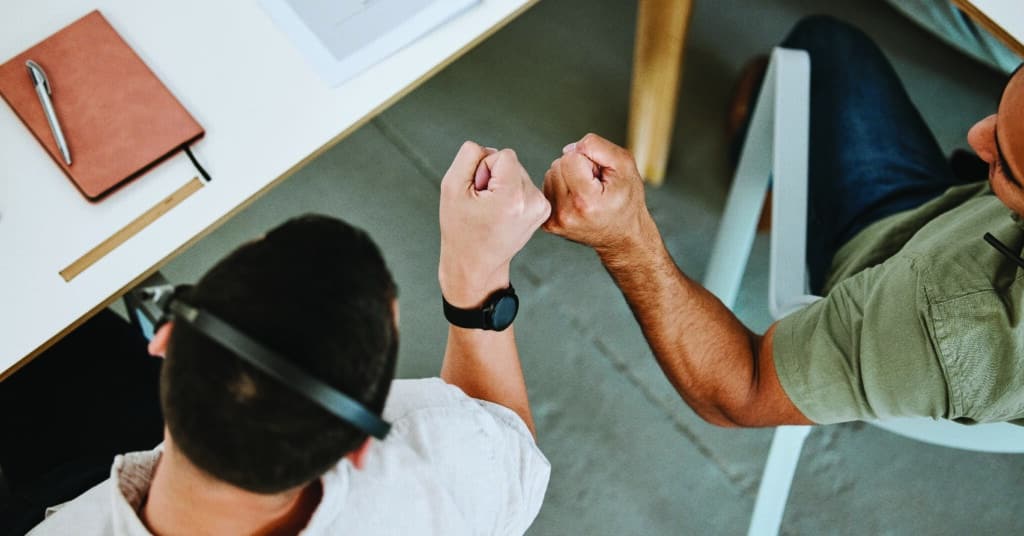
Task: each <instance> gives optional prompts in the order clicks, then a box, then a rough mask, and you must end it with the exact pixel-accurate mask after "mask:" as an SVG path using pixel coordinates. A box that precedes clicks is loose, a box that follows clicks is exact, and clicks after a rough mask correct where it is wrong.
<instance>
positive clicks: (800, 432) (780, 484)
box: [747, 426, 811, 536]
mask: <svg viewBox="0 0 1024 536" xmlns="http://www.w3.org/2000/svg"><path fill="white" fill-rule="evenodd" d="M810 432H811V427H810V426H780V427H778V428H776V429H775V436H774V437H773V438H772V447H771V450H770V451H769V452H768V460H767V461H766V462H765V464H764V473H763V474H762V475H761V486H760V487H759V488H758V490H757V499H756V501H755V502H754V514H753V515H752V516H751V518H750V528H749V530H748V531H747V535H748V536H765V535H774V534H778V533H779V527H780V526H781V525H782V514H783V513H785V512H786V499H788V498H789V488H790V486H791V485H792V484H793V474H794V473H796V466H797V463H798V462H799V461H800V451H801V450H803V447H804V440H805V439H806V438H807V434H809V433H810Z"/></svg>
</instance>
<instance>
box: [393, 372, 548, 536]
mask: <svg viewBox="0 0 1024 536" xmlns="http://www.w3.org/2000/svg"><path fill="white" fill-rule="evenodd" d="M391 389H392V391H391V394H390V395H389V397H388V404H387V407H386V408H385V418H388V419H391V420H392V433H393V434H395V435H396V436H397V437H396V438H400V439H401V440H402V441H403V442H405V443H406V444H407V445H408V446H409V447H411V448H412V449H413V450H414V451H416V452H417V453H418V454H419V455H420V456H421V457H422V458H424V459H425V461H427V462H428V464H429V466H430V467H431V474H432V475H433V477H434V478H435V479H436V480H437V481H439V483H440V484H441V485H442V486H443V487H444V488H445V489H446V490H447V491H448V492H449V494H450V495H451V497H452V499H453V501H454V502H455V504H456V506H457V507H458V508H459V510H460V511H461V512H462V513H463V515H464V516H465V518H466V519H467V520H469V521H470V523H471V524H472V525H473V527H474V528H475V533H480V534H516V535H518V534H522V533H524V532H525V531H526V529H527V528H528V527H529V526H530V524H531V523H533V520H534V518H536V517H537V513H538V512H539V511H540V506H541V503H542V502H543V500H544V493H545V491H546V490H547V485H548V478H549V476H550V473H551V466H550V464H549V463H548V460H547V458H545V457H544V455H543V454H542V453H541V451H540V449H539V448H538V447H537V444H536V442H535V441H534V439H533V436H532V435H531V434H530V431H529V429H528V428H527V427H526V424H525V423H524V422H523V420H522V419H521V418H520V417H519V416H518V415H516V414H515V413H514V412H513V411H511V410H509V409H507V408H505V407H503V406H500V405H498V404H493V403H491V402H487V401H483V400H477V399H474V398H471V397H469V396H467V395H466V394H465V393H463V392H462V390H461V389H459V388H457V387H455V386H452V385H449V384H447V383H445V382H444V381H442V380H441V379H439V378H429V379H422V380H396V381H395V382H394V383H393V384H392V387H391ZM389 440H390V438H389Z"/></svg>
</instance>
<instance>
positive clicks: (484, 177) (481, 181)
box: [473, 158, 491, 192]
mask: <svg viewBox="0 0 1024 536" xmlns="http://www.w3.org/2000/svg"><path fill="white" fill-rule="evenodd" d="M490 180H491V168H490V167H488V165H487V159H486V158H484V159H483V160H481V161H480V163H479V164H477V166H476V174H475V175H474V176H473V187H474V188H476V191H478V192H479V191H480V190H486V189H487V183H488V182H490Z"/></svg>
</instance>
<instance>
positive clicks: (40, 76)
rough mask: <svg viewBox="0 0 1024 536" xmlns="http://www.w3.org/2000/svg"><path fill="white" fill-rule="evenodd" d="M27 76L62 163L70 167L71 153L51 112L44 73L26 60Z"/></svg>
mask: <svg viewBox="0 0 1024 536" xmlns="http://www.w3.org/2000/svg"><path fill="white" fill-rule="evenodd" d="M25 68H26V69H28V75H29V76H30V77H32V84H33V85H34V86H35V87H36V95H39V103H40V104H42V105H43V113H44V114H46V121H47V122H48V123H50V132H53V139H55V140H57V148H58V149H60V154H61V156H63V157H64V163H65V164H67V165H69V166H70V165H71V151H69V150H68V142H67V140H65V139H64V132H63V131H62V130H61V129H60V121H57V112H55V111H54V110H53V102H52V101H51V100H50V95H51V94H52V93H53V90H52V88H51V87H50V81H49V80H48V79H47V78H46V73H45V72H44V71H43V68H42V67H40V66H39V64H38V63H36V62H34V61H32V60H28V61H26V62H25Z"/></svg>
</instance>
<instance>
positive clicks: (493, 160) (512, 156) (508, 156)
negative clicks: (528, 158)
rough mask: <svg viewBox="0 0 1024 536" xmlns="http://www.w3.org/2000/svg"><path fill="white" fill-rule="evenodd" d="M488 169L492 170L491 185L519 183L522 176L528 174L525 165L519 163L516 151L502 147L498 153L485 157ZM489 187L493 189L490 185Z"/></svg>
mask: <svg viewBox="0 0 1024 536" xmlns="http://www.w3.org/2000/svg"><path fill="white" fill-rule="evenodd" d="M484 163H486V164H487V167H488V169H490V171H491V180H490V182H489V186H490V185H493V186H500V185H502V184H512V185H515V184H517V183H518V182H519V181H520V180H521V179H522V177H524V176H527V177H528V175H527V173H526V170H525V169H524V168H523V165H522V164H520V163H519V158H518V157H517V156H516V152H515V151H513V150H512V149H502V150H500V151H498V152H497V153H494V154H491V155H488V156H487V158H485V159H484ZM488 189H492V188H490V187H488Z"/></svg>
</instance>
